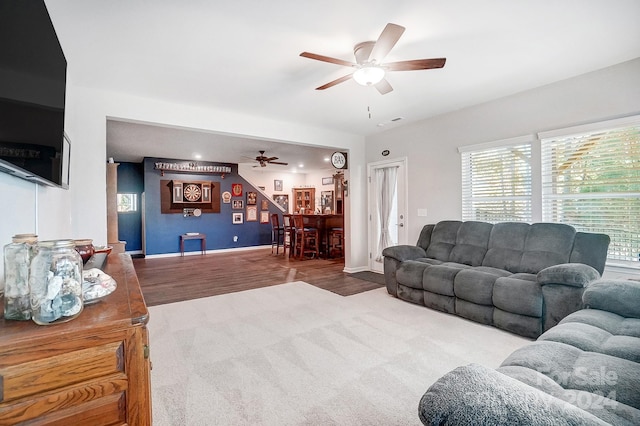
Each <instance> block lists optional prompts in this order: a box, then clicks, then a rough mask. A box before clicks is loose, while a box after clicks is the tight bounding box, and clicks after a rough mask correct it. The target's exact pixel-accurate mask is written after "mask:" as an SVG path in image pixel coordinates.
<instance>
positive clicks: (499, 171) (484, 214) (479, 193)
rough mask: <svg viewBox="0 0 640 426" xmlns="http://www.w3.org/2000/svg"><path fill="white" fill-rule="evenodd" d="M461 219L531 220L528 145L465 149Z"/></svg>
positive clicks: (529, 155)
mask: <svg viewBox="0 0 640 426" xmlns="http://www.w3.org/2000/svg"><path fill="white" fill-rule="evenodd" d="M461 156H462V218H463V220H479V221H485V222H491V223H496V222H513V221H521V222H531V144H530V143H517V144H513V145H508V146H500V147H488V148H484V149H476V150H465V151H462V152H461Z"/></svg>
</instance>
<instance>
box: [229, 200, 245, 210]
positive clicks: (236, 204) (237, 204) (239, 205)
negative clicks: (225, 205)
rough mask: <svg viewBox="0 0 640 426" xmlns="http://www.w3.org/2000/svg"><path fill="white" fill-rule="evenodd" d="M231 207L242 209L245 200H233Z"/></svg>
mask: <svg viewBox="0 0 640 426" xmlns="http://www.w3.org/2000/svg"><path fill="white" fill-rule="evenodd" d="M231 208H232V209H234V210H242V209H243V208H244V200H232V204H231Z"/></svg>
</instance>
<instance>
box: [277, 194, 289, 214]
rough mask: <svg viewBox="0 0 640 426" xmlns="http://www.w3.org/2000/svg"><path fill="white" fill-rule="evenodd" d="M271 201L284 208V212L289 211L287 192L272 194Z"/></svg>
mask: <svg viewBox="0 0 640 426" xmlns="http://www.w3.org/2000/svg"><path fill="white" fill-rule="evenodd" d="M273 201H275V203H276V204H277V205H279V206H280V207H282V208H283V209H284V211H285V212H288V211H289V195H288V194H273Z"/></svg>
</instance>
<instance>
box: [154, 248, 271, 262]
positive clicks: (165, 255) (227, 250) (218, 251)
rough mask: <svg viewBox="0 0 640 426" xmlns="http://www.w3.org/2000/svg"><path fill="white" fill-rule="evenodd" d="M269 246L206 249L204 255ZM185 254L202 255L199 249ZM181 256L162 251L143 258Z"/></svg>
mask: <svg viewBox="0 0 640 426" xmlns="http://www.w3.org/2000/svg"><path fill="white" fill-rule="evenodd" d="M269 247H271V246H270V245H264V246H250V247H236V248H228V249H217V250H210V249H207V253H206V254H205V255H204V256H206V255H207V254H214V253H216V254H217V253H232V252H237V251H249V250H258V249H265V248H269ZM184 255H185V256H203V254H202V252H201V251H200V250H194V251H185V252H184ZM179 256H181V254H180V252H178V253H162V254H148V255H146V256H145V259H160V258H163V257H179Z"/></svg>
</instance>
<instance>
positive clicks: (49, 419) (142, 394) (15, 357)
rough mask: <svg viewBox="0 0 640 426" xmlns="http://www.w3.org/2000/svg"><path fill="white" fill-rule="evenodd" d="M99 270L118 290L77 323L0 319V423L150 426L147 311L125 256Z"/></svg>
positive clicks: (89, 308)
mask: <svg viewBox="0 0 640 426" xmlns="http://www.w3.org/2000/svg"><path fill="white" fill-rule="evenodd" d="M104 271H105V272H106V273H107V274H109V275H111V277H113V278H114V279H115V280H116V282H117V284H118V288H117V289H116V291H114V292H113V293H112V294H110V295H109V296H107V297H106V298H105V299H104V300H102V301H100V302H98V303H95V304H93V305H89V306H85V308H84V311H83V312H82V313H81V314H80V316H78V318H75V319H73V320H71V321H69V322H67V323H63V324H55V325H49V326H39V325H36V324H35V323H33V322H31V321H5V320H4V318H1V319H0V425H13V424H20V423H23V422H24V423H28V424H30V425H45V424H46V425H74V426H77V425H92V426H93V425H124V424H127V425H150V424H151V383H150V360H149V347H148V344H149V341H148V335H147V328H146V323H147V321H148V320H149V312H148V310H147V306H146V305H145V302H144V298H143V297H142V292H141V291H140V284H139V282H138V278H137V276H136V273H135V270H134V268H133V263H132V261H131V257H130V256H129V255H127V254H111V255H109V257H108V258H107V263H106V266H105V268H104ZM0 300H1V298H0ZM0 312H1V311H0Z"/></svg>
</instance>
